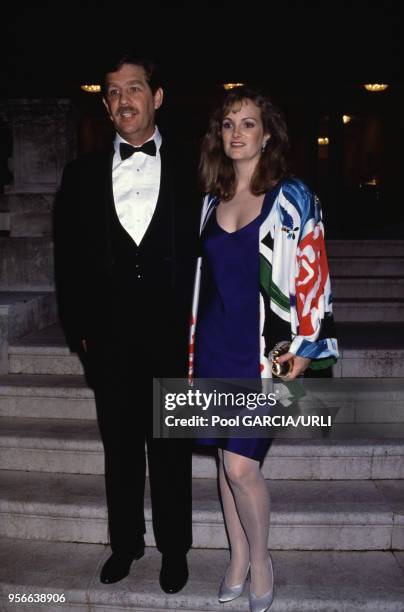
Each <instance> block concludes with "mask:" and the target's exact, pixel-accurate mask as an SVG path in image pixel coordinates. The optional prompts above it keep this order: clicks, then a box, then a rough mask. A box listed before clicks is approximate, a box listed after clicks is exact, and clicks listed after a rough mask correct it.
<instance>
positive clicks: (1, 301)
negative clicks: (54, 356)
mask: <svg viewBox="0 0 404 612" xmlns="http://www.w3.org/2000/svg"><path fill="white" fill-rule="evenodd" d="M56 318H57V315H56V298H55V294H54V293H52V292H45V293H40V292H28V291H0V373H5V372H7V371H8V369H9V364H8V357H9V343H10V342H12V341H13V340H14V339H15V338H20V337H21V336H25V335H26V334H28V333H29V332H32V331H33V330H34V329H41V328H43V327H48V326H49V325H50V324H51V323H53V322H54V321H55V320H56Z"/></svg>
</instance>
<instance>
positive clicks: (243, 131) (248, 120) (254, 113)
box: [222, 99, 269, 161]
mask: <svg viewBox="0 0 404 612" xmlns="http://www.w3.org/2000/svg"><path fill="white" fill-rule="evenodd" d="M268 138H269V134H264V127H263V125H262V119H261V110H260V109H259V108H258V106H257V105H256V104H254V102H252V100H248V99H247V100H243V101H242V102H241V103H240V104H237V105H235V106H233V107H232V108H231V109H230V110H229V111H228V112H227V113H226V115H225V116H224V118H223V120H222V140H223V148H224V152H225V154H226V155H227V157H229V158H230V159H232V160H233V161H247V160H254V159H256V160H257V161H258V159H259V157H260V155H261V150H262V146H263V144H264V143H266V141H267V140H268Z"/></svg>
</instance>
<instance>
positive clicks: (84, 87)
mask: <svg viewBox="0 0 404 612" xmlns="http://www.w3.org/2000/svg"><path fill="white" fill-rule="evenodd" d="M80 88H81V89H82V90H83V91H86V92H87V93H100V91H101V85H80Z"/></svg>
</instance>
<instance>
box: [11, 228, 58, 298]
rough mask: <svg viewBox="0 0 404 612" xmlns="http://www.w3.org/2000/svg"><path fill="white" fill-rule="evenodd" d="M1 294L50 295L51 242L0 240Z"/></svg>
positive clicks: (42, 240) (51, 288) (41, 239)
mask: <svg viewBox="0 0 404 612" xmlns="http://www.w3.org/2000/svg"><path fill="white" fill-rule="evenodd" d="M0 252H1V253H2V257H1V259H0V290H1V291H53V290H54V272H53V244H52V239H51V238H8V237H2V238H0Z"/></svg>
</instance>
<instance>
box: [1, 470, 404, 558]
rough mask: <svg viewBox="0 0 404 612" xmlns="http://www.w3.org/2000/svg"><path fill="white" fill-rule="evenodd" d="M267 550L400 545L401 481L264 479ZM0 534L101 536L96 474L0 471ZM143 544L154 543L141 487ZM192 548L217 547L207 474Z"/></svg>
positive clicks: (218, 520) (199, 486) (196, 504)
mask: <svg viewBox="0 0 404 612" xmlns="http://www.w3.org/2000/svg"><path fill="white" fill-rule="evenodd" d="M268 486H269V488H270V492H271V508H272V510H271V527H270V536H269V541H270V543H271V548H272V549H274V550H390V549H397V550H402V549H404V481H402V480H401V481H400V480H379V481H369V480H356V481H347V480H343V481H325V482H324V481H284V480H283V481H279V480H273V481H268ZM0 491H1V493H0V516H1V521H0V537H11V538H15V537H18V538H24V539H31V540H35V539H39V540H52V541H64V542H66V541H67V542H83V543H84V542H86V543H106V542H107V522H106V507H105V494H104V479H103V476H101V475H95V476H94V475H66V474H63V475H59V474H49V473H46V474H45V473H39V472H17V471H8V470H2V471H1V472H0ZM145 515H146V525H147V534H146V542H147V545H154V537H153V534H152V532H151V511H150V502H149V494H148V491H147V495H146V502H145ZM193 533H194V540H193V541H194V547H196V548H225V547H227V541H226V534H225V530H224V527H223V521H222V514H221V509H220V504H219V500H218V497H217V486H216V482H215V480H213V479H209V478H207V479H194V481H193Z"/></svg>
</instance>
